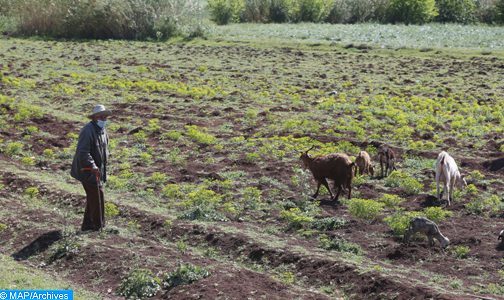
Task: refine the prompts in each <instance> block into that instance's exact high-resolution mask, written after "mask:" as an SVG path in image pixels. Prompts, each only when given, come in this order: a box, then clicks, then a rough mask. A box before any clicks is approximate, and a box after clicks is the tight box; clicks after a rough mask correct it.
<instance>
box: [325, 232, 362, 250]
mask: <svg viewBox="0 0 504 300" xmlns="http://www.w3.org/2000/svg"><path fill="white" fill-rule="evenodd" d="M319 245H320V247H321V248H323V249H326V250H336V251H338V252H349V253H353V254H357V255H360V254H362V252H363V251H362V248H361V247H360V246H359V245H357V244H354V243H351V242H348V241H346V240H344V239H342V238H339V237H333V238H329V237H328V236H327V235H325V234H322V235H320V237H319Z"/></svg>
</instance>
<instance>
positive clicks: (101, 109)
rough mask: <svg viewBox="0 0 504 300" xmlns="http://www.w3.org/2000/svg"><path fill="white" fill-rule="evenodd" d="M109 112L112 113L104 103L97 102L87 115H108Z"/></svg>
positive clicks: (90, 116)
mask: <svg viewBox="0 0 504 300" xmlns="http://www.w3.org/2000/svg"><path fill="white" fill-rule="evenodd" d="M111 114H112V111H111V110H108V109H106V108H105V106H104V105H101V104H98V105H96V106H95V107H93V112H92V113H91V114H90V115H89V116H88V117H89V118H92V117H94V116H96V115H107V116H110V115H111Z"/></svg>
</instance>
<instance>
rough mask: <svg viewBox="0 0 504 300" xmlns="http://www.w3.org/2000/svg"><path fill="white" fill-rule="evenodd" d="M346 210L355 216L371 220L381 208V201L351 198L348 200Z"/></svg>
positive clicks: (377, 214)
mask: <svg viewBox="0 0 504 300" xmlns="http://www.w3.org/2000/svg"><path fill="white" fill-rule="evenodd" d="M347 205H348V211H349V212H350V214H351V215H352V216H354V217H356V218H360V219H364V220H369V221H373V220H375V219H376V218H377V217H378V216H379V215H380V213H381V212H382V210H383V207H384V206H385V205H384V204H383V203H380V202H377V201H374V200H368V199H357V198H353V199H351V200H348V204H347Z"/></svg>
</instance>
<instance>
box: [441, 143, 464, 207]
mask: <svg viewBox="0 0 504 300" xmlns="http://www.w3.org/2000/svg"><path fill="white" fill-rule="evenodd" d="M440 182H443V183H444V187H443V194H444V193H446V199H447V200H448V206H449V205H450V200H451V193H453V189H454V188H455V185H457V186H458V187H460V188H464V187H465V186H467V182H466V181H465V179H464V178H463V177H462V175H461V174H460V171H459V169H458V167H457V164H456V163H455V160H454V159H453V157H451V156H450V154H448V153H447V152H446V151H442V152H441V153H439V155H438V158H437V161H436V186H437V198H438V200H441V194H440V192H439V184H440Z"/></svg>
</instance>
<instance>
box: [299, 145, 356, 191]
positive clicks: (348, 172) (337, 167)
mask: <svg viewBox="0 0 504 300" xmlns="http://www.w3.org/2000/svg"><path fill="white" fill-rule="evenodd" d="M314 147H315V146H312V147H311V148H310V149H308V150H307V151H305V152H303V153H301V157H300V160H301V162H302V165H303V168H304V169H305V170H306V169H310V171H311V173H312V175H313V178H315V180H316V181H317V191H316V192H315V194H313V196H312V198H313V199H316V198H317V196H318V194H319V190H320V185H322V184H323V185H324V186H325V187H326V188H327V190H328V191H329V194H330V195H331V199H332V200H335V201H338V197H339V195H340V193H341V190H342V189H343V187H345V188H347V189H348V199H350V198H351V196H352V179H353V168H354V165H355V163H353V162H352V161H351V160H350V158H349V157H348V155H346V154H344V153H332V154H329V155H325V156H319V157H311V155H310V154H308V151H310V150H312V149H313V148H314ZM327 179H331V180H333V182H334V184H333V188H334V189H336V187H337V188H338V192H337V193H336V196H333V192H332V191H331V189H330V188H329V184H328V183H327Z"/></svg>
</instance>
